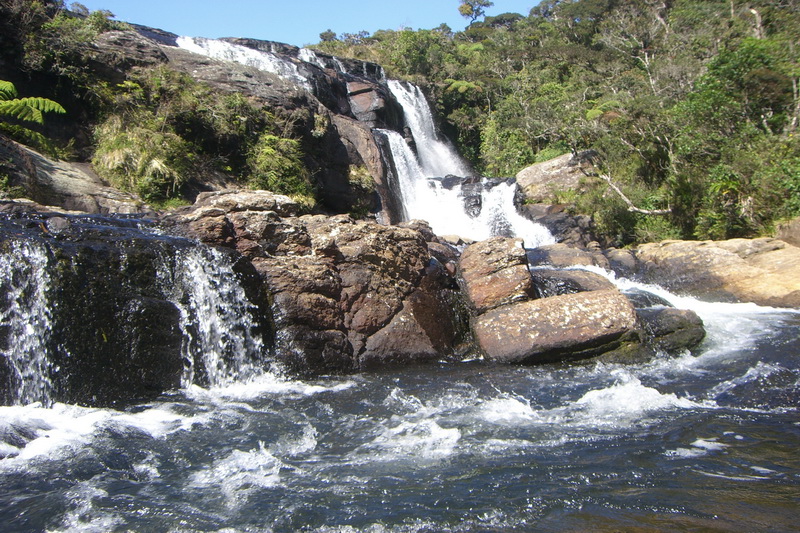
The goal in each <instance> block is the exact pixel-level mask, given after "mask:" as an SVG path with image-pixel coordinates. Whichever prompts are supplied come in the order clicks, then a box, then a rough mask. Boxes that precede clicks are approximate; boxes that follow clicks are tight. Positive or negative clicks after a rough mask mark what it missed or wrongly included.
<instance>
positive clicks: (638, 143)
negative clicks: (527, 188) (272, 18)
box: [0, 0, 800, 245]
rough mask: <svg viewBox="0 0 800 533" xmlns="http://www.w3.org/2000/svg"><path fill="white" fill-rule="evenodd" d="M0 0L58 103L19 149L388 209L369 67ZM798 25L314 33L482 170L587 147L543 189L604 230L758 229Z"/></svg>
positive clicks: (785, 13)
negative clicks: (259, 57) (289, 68)
mask: <svg viewBox="0 0 800 533" xmlns="http://www.w3.org/2000/svg"><path fill="white" fill-rule="evenodd" d="M0 9H2V15H3V16H2V22H0V25H2V28H0V29H1V30H2V33H1V34H0V35H1V36H0V39H2V40H1V41H0V45H2V47H1V49H2V59H1V60H0V79H5V80H9V81H12V82H14V83H15V84H16V85H17V87H18V89H19V91H20V93H21V94H22V95H24V96H28V95H37V96H44V97H47V98H52V99H53V100H55V101H58V102H60V103H61V104H63V105H64V106H65V107H66V108H67V110H68V113H67V114H66V115H64V116H53V117H47V122H46V126H45V127H44V128H43V129H40V130H39V131H40V132H41V133H43V134H44V135H45V136H46V137H47V138H49V139H51V141H50V142H48V143H47V144H46V145H45V144H43V142H42V141H41V139H40V142H39V149H43V150H49V151H50V152H51V153H53V154H55V155H58V156H60V157H62V158H65V159H72V160H75V161H78V162H91V163H92V167H93V168H94V170H95V171H96V172H97V173H98V174H99V175H100V177H101V178H103V179H105V180H106V181H108V182H109V183H111V184H112V185H115V186H116V187H118V188H121V189H124V190H127V191H129V192H131V193H135V194H138V196H140V197H141V198H142V199H143V200H145V201H147V202H149V203H150V204H154V205H156V206H168V205H174V204H175V202H176V201H177V202H180V201H181V199H188V200H191V199H192V198H194V196H195V195H196V194H197V193H198V192H199V191H201V190H208V189H209V188H215V187H217V185H214V184H221V185H225V184H237V185H242V186H253V187H260V188H267V189H270V190H274V191H276V192H280V193H286V194H291V195H294V197H295V198H297V199H300V200H301V203H302V204H303V205H305V206H306V208H307V209H309V210H311V209H317V210H320V209H321V210H324V211H327V212H350V213H353V214H355V215H359V216H360V215H364V214H367V213H369V212H373V213H378V212H382V213H383V214H384V218H386V219H388V220H393V219H394V220H396V219H397V215H396V214H392V212H393V211H396V209H393V207H392V205H391V204H392V200H391V198H390V195H389V194H388V193H387V191H386V190H385V189H386V187H387V185H386V183H385V179H386V175H385V172H386V170H385V168H384V166H383V164H382V162H381V161H380V155H379V153H378V152H379V151H378V149H377V147H376V146H375V143H374V140H373V139H372V138H371V135H370V134H369V127H374V126H378V127H382V126H384V125H386V126H387V127H395V128H396V127H398V126H397V122H398V121H397V118H396V115H397V113H398V111H397V110H396V109H395V108H393V105H392V102H391V101H390V100H391V99H390V98H385V95H382V94H381V92H380V89H379V88H377V87H376V86H375V85H370V84H369V80H368V79H367V78H365V77H363V76H353V75H349V74H347V73H346V72H344V73H342V72H338V73H337V72H334V71H333V69H326V68H322V67H325V65H324V64H323V65H322V67H319V68H318V67H317V66H316V65H313V64H308V63H303V62H301V61H300V60H299V59H298V54H299V53H300V51H299V50H298V49H296V48H294V47H289V46H287V45H280V44H279V43H266V44H264V42H259V41H252V40H250V41H248V40H244V41H243V42H240V43H238V44H242V45H245V46H250V47H254V48H258V47H259V46H269V47H271V48H272V49H276V50H277V51H278V52H279V53H281V54H283V55H284V56H285V57H288V58H289V60H290V61H292V62H294V63H296V64H298V65H301V67H300V68H304V69H306V71H313V72H310V74H309V72H306V74H309V75H311V76H312V78H311V79H313V80H314V81H313V84H314V91H311V93H313V94H310V93H309V92H308V91H301V90H298V89H297V88H296V87H293V86H292V85H291V84H289V83H287V82H286V81H285V80H284V79H281V78H280V77H278V76H274V75H270V74H269V73H264V72H256V71H255V70H254V69H252V68H250V69H248V68H245V67H243V68H241V69H239V70H237V71H236V72H235V73H234V74H230V73H229V72H221V71H220V70H219V69H216V68H215V67H214V62H213V61H206V60H204V61H199V60H198V59H197V58H196V57H192V56H191V55H190V54H186V53H183V52H182V51H180V50H175V49H173V47H171V46H154V45H153V44H152V42H153V41H155V42H159V40H160V41H161V44H164V43H170V44H174V40H175V38H176V37H177V36H175V35H172V34H169V33H167V32H160V31H156V30H152V29H146V28H134V27H132V26H130V25H127V24H125V23H121V22H116V21H114V20H113V19H112V18H110V16H109V14H108V13H104V12H94V13H72V12H69V11H66V10H64V8H63V4H61V2H57V1H48V2H38V3H30V2H18V1H17V2H4V3H3V4H2V6H0ZM798 28H800V7H799V6H798V4H797V2H795V1H794V0H784V1H779V2H775V1H751V2H741V1H737V0H716V1H703V2H700V1H690V0H675V1H669V2H662V1H654V0H635V1H629V2H617V1H614V0H579V1H558V0H551V1H546V2H542V3H541V4H539V5H538V6H536V7H534V8H533V9H531V11H530V13H528V14H516V13H508V14H504V15H500V16H496V17H487V18H486V19H485V20H482V21H476V22H474V23H472V24H471V25H470V26H469V27H468V28H467V29H466V30H465V31H462V32H453V31H451V30H450V29H449V28H447V27H446V26H440V27H439V28H436V29H431V30H417V31H414V30H401V31H388V30H387V31H378V32H375V33H374V34H372V35H369V34H368V33H366V32H359V33H357V34H344V35H341V36H336V35H335V34H332V32H326V33H325V34H323V35H322V36H321V37H323V38H324V39H325V40H323V41H322V42H320V43H319V44H318V45H316V46H315V47H314V49H315V50H316V51H317V53H318V54H320V57H323V56H324V54H333V55H335V56H338V57H341V58H347V57H349V58H352V59H354V60H355V61H353V62H352V63H351V65H352V66H354V68H355V66H358V67H359V68H363V70H364V73H365V74H366V67H363V65H367V64H379V65H381V66H383V67H384V68H385V70H386V73H387V74H388V75H389V76H391V77H395V78H402V79H409V80H412V81H414V82H415V83H417V84H418V85H420V86H421V87H422V88H423V90H424V91H425V92H426V93H427V95H428V97H429V100H430V101H431V102H433V103H434V104H435V107H436V111H437V112H438V117H439V119H440V121H441V123H440V128H441V129H442V130H443V131H444V132H445V133H446V134H448V136H449V137H450V138H451V139H453V141H454V142H455V143H456V145H457V148H458V149H459V151H460V152H461V154H462V155H464V156H465V157H467V158H468V159H469V161H470V163H471V164H472V166H473V168H475V169H476V170H477V171H479V172H480V173H482V174H484V175H488V176H509V175H514V174H517V173H518V172H519V171H521V170H523V169H524V168H525V167H527V166H528V165H530V164H532V163H535V162H540V161H546V160H549V159H551V158H553V157H555V156H558V155H560V154H563V153H568V152H573V153H578V152H584V151H587V150H591V152H590V153H592V154H594V157H593V164H594V170H593V171H592V172H590V173H588V174H589V175H587V176H586V177H585V178H584V179H582V181H581V182H580V184H579V186H578V187H573V188H570V189H564V190H559V189H554V190H552V191H551V196H550V198H549V201H550V203H559V204H567V205H568V206H570V208H569V209H570V211H571V212H573V213H582V214H588V215H591V216H592V217H593V218H594V220H595V223H596V224H597V226H598V229H599V231H600V233H601V235H602V236H603V237H604V240H605V241H606V242H607V243H610V244H615V245H624V244H631V243H637V242H647V241H654V240H660V239H664V238H715V239H724V238H732V237H748V236H758V235H766V234H771V233H772V231H773V227H774V225H775V223H776V222H778V221H781V220H784V219H790V218H792V217H795V216H798V215H800V141H798V139H797V135H796V130H797V126H798V120H799V119H800V91H798V76H799V75H800V74H798V73H800V60H799V58H798V52H797V43H798V36H799V35H800V30H798ZM134 30H136V31H134ZM324 57H330V56H324ZM337 61H340V62H341V61H345V62H347V61H346V60H344V59H337ZM364 61H369V62H370V63H363V62H364ZM226 68H228V67H226ZM370 68H372V69H377V70H380V67H376V66H372V67H370ZM359 84H361V85H359ZM320 87H324V89H320ZM357 101H358V102H359V103H356V102H357ZM358 106H362V107H360V108H358ZM376 109H377V114H376V111H375V110H376ZM370 113H372V114H374V115H375V116H374V117H369V116H368V117H367V121H366V122H364V121H363V120H362V121H361V122H358V121H356V120H351V119H364V118H365V115H369V114H370ZM359 114H360V116H359ZM3 125H4V130H5V134H6V135H10V136H11V137H14V138H16V139H18V140H23V141H25V142H30V139H26V138H25V136H24V134H22V133H20V128H19V127H18V126H19V125H18V124H13V123H10V121H8V120H7V121H5V122H4V123H3ZM13 181H14V180H13V179H11V180H10V179H8V178H6V179H4V183H6V185H7V189H9V190H10V191H11V192H14V191H15V190H16V191H18V189H14V187H15V186H17V187H18V186H19V185H18V184H16V183H14V182H13Z"/></svg>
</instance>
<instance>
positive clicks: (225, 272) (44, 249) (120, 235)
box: [0, 217, 265, 406]
mask: <svg viewBox="0 0 800 533" xmlns="http://www.w3.org/2000/svg"><path fill="white" fill-rule="evenodd" d="M32 222H34V221H33V220H30V221H26V220H22V221H17V220H11V221H9V220H3V219H0V405H2V404H10V405H14V404H19V405H25V404H31V403H35V402H39V403H42V404H44V405H47V406H49V405H52V404H53V403H54V402H63V401H67V402H77V403H88V404H96V405H104V404H108V403H111V402H117V401H120V402H124V401H126V399H127V398H131V399H139V398H142V397H148V396H151V395H152V394H153V393H157V392H160V391H165V390H170V389H174V388H178V387H181V386H183V387H188V386H190V385H193V384H194V385H200V386H203V387H218V386H226V385H230V384H231V383H234V382H237V381H247V380H248V379H249V378H252V377H254V376H256V375H257V374H259V373H261V371H262V370H263V368H264V361H263V356H264V351H265V350H264V345H263V342H262V339H261V336H260V331H261V330H260V326H261V323H260V322H259V321H258V320H257V319H256V318H254V317H255V316H257V315H256V313H255V311H256V306H255V305H254V304H252V303H251V302H250V301H249V300H248V296H247V294H246V292H245V289H244V287H243V286H242V285H241V283H240V277H239V276H238V274H237V273H236V272H235V271H234V265H233V262H232V259H231V258H230V257H229V256H228V255H226V254H225V253H223V252H220V251H218V250H216V249H213V248H209V247H207V246H205V245H202V244H198V243H195V242H193V241H190V240H187V239H182V238H176V237H170V236H167V235H159V234H158V233H155V232H152V231H149V230H148V229H146V228H145V229H142V228H137V227H135V226H130V225H129V224H127V222H125V221H118V220H111V219H108V220H102V221H101V220H99V219H92V218H91V217H85V218H80V217H74V218H70V222H69V227H68V229H66V230H64V231H63V232H62V233H60V234H59V235H58V237H53V236H52V234H50V233H45V232H43V230H42V229H41V228H44V227H45V226H46V224H47V221H46V220H45V221H44V222H42V221H41V219H37V220H36V222H38V224H34V223H32ZM106 223H108V225H105V224H106Z"/></svg>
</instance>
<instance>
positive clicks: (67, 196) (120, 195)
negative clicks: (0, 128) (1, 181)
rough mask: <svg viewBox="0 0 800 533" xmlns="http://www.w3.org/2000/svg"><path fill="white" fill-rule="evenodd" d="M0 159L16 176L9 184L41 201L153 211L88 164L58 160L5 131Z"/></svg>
mask: <svg viewBox="0 0 800 533" xmlns="http://www.w3.org/2000/svg"><path fill="white" fill-rule="evenodd" d="M0 160H2V161H4V162H5V164H4V165H2V166H6V167H7V171H8V173H9V175H10V176H11V178H12V179H11V181H10V183H9V185H11V186H12V187H16V188H19V189H21V190H24V192H25V195H26V196H27V197H29V198H30V199H31V200H33V201H35V202H37V203H39V204H42V205H49V206H59V207H61V208H63V209H66V210H68V211H81V212H84V213H97V214H114V213H122V214H131V213H146V212H149V211H150V209H149V208H147V206H145V205H144V203H143V202H142V201H141V200H140V199H139V198H138V197H136V196H135V195H133V194H129V193H126V192H122V191H120V190H118V189H115V188H113V187H111V186H109V184H108V183H105V182H104V181H103V180H102V179H101V178H100V177H99V176H97V175H96V174H95V173H94V172H92V170H91V169H90V168H89V166H88V165H81V164H77V163H69V162H67V161H55V160H53V159H51V158H49V157H47V156H44V155H42V154H40V153H39V152H37V151H35V150H31V149H30V148H28V147H26V146H23V145H21V144H18V143H16V142H14V141H12V140H10V139H7V138H5V137H3V136H2V135H0Z"/></svg>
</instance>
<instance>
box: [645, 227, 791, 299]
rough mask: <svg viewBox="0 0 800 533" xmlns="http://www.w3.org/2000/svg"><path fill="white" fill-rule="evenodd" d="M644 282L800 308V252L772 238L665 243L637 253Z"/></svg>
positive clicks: (706, 295) (648, 245)
mask: <svg viewBox="0 0 800 533" xmlns="http://www.w3.org/2000/svg"><path fill="white" fill-rule="evenodd" d="M636 257H637V259H638V261H639V262H640V267H639V268H640V274H641V275H642V277H643V278H644V280H645V281H648V282H652V283H658V284H660V285H663V286H665V287H667V288H669V289H671V290H674V291H681V292H687V293H690V294H693V295H697V296H702V297H708V298H721V299H727V300H734V301H743V302H754V303H756V304H759V305H767V306H775V307H800V275H798V272H800V248H797V247H795V246H792V245H790V244H787V243H786V242H784V241H781V240H778V239H772V238H760V239H732V240H728V241H717V242H714V241H664V242H661V243H653V244H645V245H642V246H640V247H639V248H638V249H637V250H636Z"/></svg>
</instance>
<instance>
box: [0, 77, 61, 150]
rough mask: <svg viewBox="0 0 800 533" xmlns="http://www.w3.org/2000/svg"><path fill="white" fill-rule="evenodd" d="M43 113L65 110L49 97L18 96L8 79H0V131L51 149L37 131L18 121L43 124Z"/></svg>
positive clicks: (24, 141)
mask: <svg viewBox="0 0 800 533" xmlns="http://www.w3.org/2000/svg"><path fill="white" fill-rule="evenodd" d="M45 113H62V114H63V113H66V110H65V109H64V108H63V107H62V106H61V104H59V103H58V102H55V101H53V100H50V99H49V98H42V97H38V96H33V97H26V98H19V93H17V88H16V87H15V86H14V84H13V83H11V82H10V81H4V80H0V132H3V133H5V134H7V135H9V136H10V137H12V138H14V139H16V140H18V141H20V142H23V143H28V144H32V145H34V146H36V147H37V148H39V149H44V150H46V151H52V149H51V146H50V143H49V142H48V141H47V139H46V138H45V137H44V136H43V135H42V134H41V133H39V132H37V131H34V130H32V129H30V128H27V127H25V126H23V125H21V124H19V123H20V122H33V123H35V124H44V114H45Z"/></svg>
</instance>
